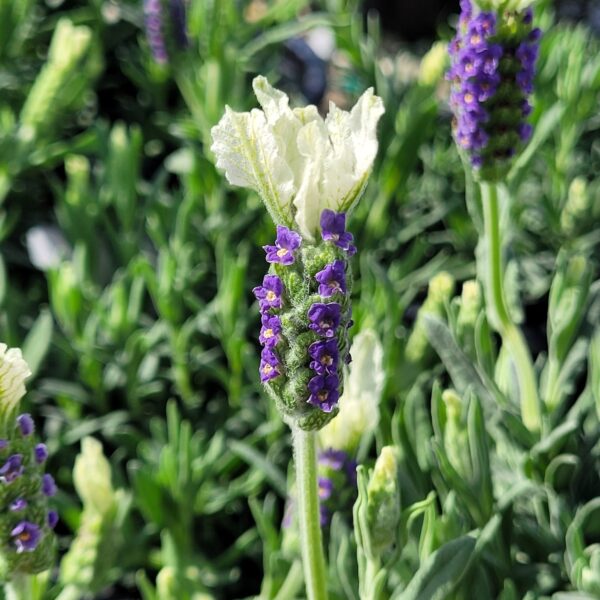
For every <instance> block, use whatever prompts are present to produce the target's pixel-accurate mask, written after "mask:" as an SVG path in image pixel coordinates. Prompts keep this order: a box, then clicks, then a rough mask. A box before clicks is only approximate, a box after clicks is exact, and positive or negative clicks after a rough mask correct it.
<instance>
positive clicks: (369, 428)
mask: <svg viewBox="0 0 600 600" xmlns="http://www.w3.org/2000/svg"><path fill="white" fill-rule="evenodd" d="M350 355H351V356H352V362H351V363H350V369H349V373H348V375H347V377H346V378H345V380H346V383H345V384H344V393H343V394H342V396H341V398H340V402H339V406H340V412H339V413H338V415H337V417H335V419H333V420H332V421H330V422H329V423H328V424H327V425H326V426H325V427H323V429H321V431H319V442H320V444H321V446H322V447H323V448H334V449H336V450H344V451H345V452H348V453H350V454H354V452H355V451H356V449H357V446H358V444H359V443H360V439H361V437H362V436H363V435H367V434H370V433H372V432H373V431H375V428H376V427H377V424H378V423H379V401H380V400H381V392H382V391H383V384H384V378H385V374H384V370H383V349H382V347H381V343H380V342H379V339H378V338H377V335H376V334H375V332H374V331H372V330H370V329H366V330H363V331H361V332H360V333H359V334H357V335H356V336H355V337H354V341H353V342H352V347H351V348H350Z"/></svg>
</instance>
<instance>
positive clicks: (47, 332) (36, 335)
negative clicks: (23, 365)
mask: <svg viewBox="0 0 600 600" xmlns="http://www.w3.org/2000/svg"><path fill="white" fill-rule="evenodd" d="M53 330H54V322H53V320H52V314H51V313H50V311H49V310H48V309H44V310H42V312H41V313H40V315H39V317H38V318H37V319H36V321H35V323H34V324H33V327H32V328H31V330H30V332H29V333H28V334H27V337H26V338H25V341H24V342H23V357H24V358H25V360H26V361H27V364H28V365H29V369H30V370H31V375H32V377H35V376H36V375H37V372H38V370H39V368H40V365H41V364H42V361H43V360H44V357H45V356H46V353H47V352H48V348H49V347H50V342H51V341H52V332H53Z"/></svg>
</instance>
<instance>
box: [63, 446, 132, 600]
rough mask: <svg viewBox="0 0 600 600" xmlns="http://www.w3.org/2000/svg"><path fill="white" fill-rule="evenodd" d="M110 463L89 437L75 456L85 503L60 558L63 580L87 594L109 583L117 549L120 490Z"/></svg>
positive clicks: (77, 479) (77, 481) (76, 475)
mask: <svg viewBox="0 0 600 600" xmlns="http://www.w3.org/2000/svg"><path fill="white" fill-rule="evenodd" d="M111 478H112V473H111V468H110V463H109V462H108V460H107V459H106V457H105V456H104V453H103V452H102V445H101V444H100V442H98V441H97V440H95V439H93V438H91V437H87V438H84V439H83V440H82V442H81V453H80V454H79V455H78V456H77V458H76V459H75V466H74V468H73V482H74V484H75V489H76V490H77V493H78V495H79V497H80V498H81V500H82V502H83V512H82V515H81V521H80V525H79V529H78V530H77V534H76V536H75V538H74V539H73V542H72V543H71V547H70V549H69V551H68V552H67V554H66V555H65V556H64V557H63V559H62V561H61V571H60V580H61V583H62V584H63V585H65V586H73V587H75V588H78V589H80V590H82V591H85V592H86V593H89V592H94V591H99V590H101V589H102V588H103V587H105V586H106V585H107V583H109V582H110V576H111V575H110V573H111V571H112V569H113V568H114V564H115V559H116V556H117V554H116V552H117V550H118V539H119V538H118V535H119V526H118V524H117V523H116V518H117V511H118V508H119V503H120V499H121V498H120V495H119V492H115V491H114V489H113V486H112V483H111Z"/></svg>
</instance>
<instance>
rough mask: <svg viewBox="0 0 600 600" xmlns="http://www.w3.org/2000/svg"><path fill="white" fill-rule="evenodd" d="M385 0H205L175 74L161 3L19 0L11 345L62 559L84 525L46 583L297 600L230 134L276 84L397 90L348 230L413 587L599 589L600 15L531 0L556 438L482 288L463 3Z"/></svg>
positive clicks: (64, 588) (15, 0)
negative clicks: (518, 385)
mask: <svg viewBox="0 0 600 600" xmlns="http://www.w3.org/2000/svg"><path fill="white" fill-rule="evenodd" d="M377 4H378V3H376V2H368V3H366V6H361V5H360V3H359V2H357V1H355V0H321V1H318V2H308V1H306V0H280V1H275V0H269V1H267V0H253V1H249V0H248V1H246V0H219V1H216V0H190V1H189V3H188V4H187V11H188V21H187V32H188V39H189V46H188V48H187V49H185V50H184V49H179V50H177V51H173V52H172V53H171V54H170V60H169V62H168V63H167V64H158V63H156V62H155V61H154V60H153V58H152V55H151V52H150V49H149V46H148V42H147V40H146V37H145V35H144V29H143V24H144V18H143V6H142V3H141V2H135V1H117V0H78V1H77V0H72V1H69V0H65V1H61V0H47V1H46V2H42V1H36V0H1V1H0V339H1V340H2V341H4V342H6V343H7V344H8V345H9V346H20V347H22V348H23V350H24V353H25V356H26V359H27V360H28V362H29V364H30V366H31V369H32V371H33V377H32V378H31V379H30V381H29V390H30V393H29V395H28V397H27V399H26V402H27V403H28V405H27V408H28V409H29V410H30V411H31V412H32V413H33V414H34V416H35V417H36V421H37V422H38V424H39V426H40V427H41V428H43V435H44V436H45V438H46V439H47V442H48V446H49V449H50V452H51V458H50V467H49V468H50V469H51V470H53V472H54V473H55V474H56V479H57V482H58V483H59V486H60V488H61V492H60V495H59V496H58V504H59V510H60V514H61V523H60V525H59V528H58V532H59V534H60V539H61V547H62V551H63V552H65V551H66V549H67V548H68V546H69V544H70V543H71V541H72V538H73V536H74V535H75V534H76V533H77V532H78V531H79V534H78V538H77V541H76V542H75V544H76V545H74V546H73V548H78V549H80V551H76V550H73V549H72V550H71V552H70V553H69V554H67V556H66V557H65V558H64V560H63V562H62V565H61V568H60V575H59V577H58V582H57V583H56V584H53V585H51V586H50V587H49V591H48V594H49V595H50V597H56V596H57V595H58V594H60V597H61V598H62V599H63V600H66V599H68V598H80V597H90V598H95V597H97V598H137V597H140V595H141V597H143V598H144V599H145V600H153V599H158V600H163V599H171V598H172V599H178V600H179V599H182V600H184V599H186V598H194V599H199V598H213V597H214V598H243V597H252V596H258V595H260V597H261V598H265V599H266V598H279V599H283V598H295V597H301V594H302V591H301V586H300V584H298V581H300V583H301V573H300V571H299V564H298V560H297V550H296V549H295V542H294V540H293V534H292V533H290V532H289V531H287V532H286V531H285V530H283V532H282V531H281V528H280V524H281V520H282V518H283V510H284V502H285V499H286V484H287V480H288V466H289V463H290V447H289V436H288V430H287V428H286V426H284V424H283V423H282V422H281V419H280V417H279V416H278V414H277V413H276V411H275V409H274V407H273V406H271V405H269V403H268V402H267V401H266V399H265V397H264V395H262V394H261V390H260V386H259V384H258V377H257V369H258V346H257V342H256V341H255V338H256V337H257V331H258V311H257V310H256V306H254V299H253V297H252V295H251V289H252V287H254V286H255V285H257V282H260V279H261V278H262V272H263V270H264V267H263V264H262V259H263V255H262V250H261V246H262V245H263V244H266V243H269V241H270V240H271V238H272V237H273V227H272V225H271V223H270V222H269V220H268V218H267V217H266V213H265V211H264V210H263V208H262V205H261V203H260V200H259V199H258V198H257V197H256V196H255V195H254V194H248V193H246V192H245V191H243V190H239V189H232V188H231V187H229V186H227V185H226V183H225V181H224V179H223V177H222V175H221V174H220V173H218V172H217V171H216V170H215V168H214V165H213V163H212V156H211V153H210V150H209V146H210V128H211V127H212V126H213V125H214V124H215V123H216V122H217V120H218V119H219V118H220V116H221V114H222V112H223V109H224V106H225V105H226V104H228V105H230V106H231V107H232V108H234V109H236V110H248V109H250V108H251V107H253V106H254V104H255V101H254V98H253V97H252V95H251V94H250V89H251V88H250V81H251V79H252V77H253V76H254V75H255V74H257V73H261V74H264V75H266V76H268V77H269V79H270V80H271V82H272V83H273V84H276V85H278V86H279V87H281V88H283V89H285V90H286V91H287V92H288V93H289V94H290V95H291V96H292V98H293V100H294V101H295V102H297V103H302V104H304V103H306V102H309V101H310V102H312V103H318V104H319V105H320V106H321V107H323V108H326V106H327V102H328V101H329V100H333V101H335V102H336V103H337V104H338V105H341V106H343V107H348V106H351V105H352V104H353V102H354V100H355V99H356V97H357V96H358V94H359V93H361V92H362V90H363V89H364V88H365V87H368V86H374V87H375V90H376V93H377V94H378V95H380V96H381V97H382V98H383V99H384V102H385V106H386V113H385V115H384V117H383V119H382V123H381V125H380V151H379V156H378V159H377V163H376V166H375V169H374V173H373V176H372V178H371V183H370V185H369V187H368V189H367V192H366V194H365V197H364V198H363V200H362V201H361V204H360V205H359V207H358V208H357V210H356V211H355V213H354V214H353V216H352V218H351V221H350V227H351V229H352V230H353V231H354V232H355V235H356V238H357V245H358V246H359V254H358V255H357V258H356V259H355V260H354V268H355V279H356V281H357V286H356V294H355V299H354V320H355V323H356V325H355V331H360V330H362V329H364V328H367V327H369V328H372V329H374V330H375V331H376V332H377V334H378V336H379V337H380V339H381V341H382V344H383V349H384V352H383V371H384V375H385V379H384V381H385V385H384V389H383V397H382V401H381V419H380V423H379V426H378V428H377V430H376V432H375V436H374V438H375V440H374V443H370V440H367V442H365V443H366V450H363V455H364V456H363V458H364V459H365V462H366V463H367V464H372V462H373V459H374V457H375V456H376V455H377V454H378V450H379V449H380V448H381V447H382V446H384V445H386V444H395V446H396V448H397V449H399V457H398V465H399V466H398V468H399V481H400V490H401V507H402V510H403V513H402V518H401V519H400V529H401V531H402V532H403V535H402V539H401V540H399V542H398V546H399V547H400V548H401V550H402V553H401V558H400V562H399V563H398V565H399V566H396V567H395V568H394V569H393V570H392V571H390V575H389V578H388V579H389V588H390V590H396V592H393V594H392V595H391V597H393V598H402V599H406V598H423V599H424V598H434V597H435V598H445V597H453V598H454V597H455V598H473V597H477V598H496V597H498V598H503V599H506V600H509V599H513V598H515V599H517V598H523V597H526V598H531V599H533V598H545V597H548V598H550V597H554V598H556V600H571V599H575V598H579V599H583V598H595V597H600V579H599V575H598V574H599V572H600V563H599V561H600V552H599V550H598V546H597V543H598V542H599V541H600V537H598V536H599V533H600V532H599V531H598V522H599V521H598V519H599V518H598V517H597V516H596V517H595V516H594V514H596V515H597V514H598V512H597V511H598V510H599V508H598V499H597V498H598V496H600V483H599V478H600V475H599V473H600V444H599V440H600V426H599V421H598V413H599V412H600V410H599V409H600V394H599V391H598V390H599V389H600V388H599V385H600V359H599V358H598V357H599V356H600V341H599V340H600V337H599V335H598V333H597V331H596V327H597V323H598V316H599V312H598V311H599V310H600V296H599V290H600V287H599V286H600V284H599V281H600V273H599V264H598V259H597V257H598V245H599V244H600V234H599V230H598V228H597V226H596V220H597V219H598V218H599V217H600V178H599V177H598V176H597V173H599V172H600V137H599V136H598V129H599V128H600V120H599V119H600V118H599V115H600V111H599V110H598V109H599V89H600V53H599V52H598V50H599V44H598V40H597V38H596V37H595V33H594V28H596V29H597V28H598V16H597V11H596V12H594V9H593V6H594V3H590V4H589V6H588V5H587V4H586V5H585V6H584V4H585V3H578V4H577V3H570V4H569V3H560V4H558V5H557V6H553V5H551V3H550V2H548V1H540V2H539V3H538V10H537V20H538V21H539V24H540V26H541V27H542V28H543V29H544V30H545V32H546V34H545V36H544V39H543V42H542V48H541V58H540V63H539V70H538V77H537V87H536V100H535V110H534V114H533V122H534V123H535V125H536V131H535V135H534V137H533V139H532V141H531V143H530V144H529V146H528V147H527V148H526V150H525V152H524V153H523V155H522V156H521V157H520V158H519V160H518V161H517V163H516V164H515V166H514V168H513V170H512V171H511V175H510V185H511V189H512V190H513V195H514V202H513V203H512V204H511V205H510V207H509V206H505V207H504V208H505V211H509V210H510V214H511V218H512V224H513V226H512V228H511V230H510V240H509V243H508V247H509V256H508V259H509V263H508V269H507V277H508V283H507V285H508V287H509V289H510V290H511V292H512V293H511V298H512V299H513V309H514V311H515V314H518V315H520V319H521V321H522V324H523V327H524V329H525V331H526V334H527V338H528V341H529V343H530V346H531V348H532V351H533V354H534V357H535V358H536V361H537V363H536V364H537V367H538V369H539V372H540V373H541V374H542V386H543V389H544V390H545V392H544V393H545V398H546V403H547V405H548V406H550V407H551V408H552V411H550V412H551V418H550V420H551V427H550V429H549V430H548V431H547V432H546V434H547V435H546V436H545V437H544V438H543V439H542V440H541V441H539V442H538V443H537V444H534V443H533V442H532V440H531V439H529V438H528V435H527V432H526V431H523V428H522V426H521V425H520V423H519V422H518V419H516V418H514V414H515V412H514V411H513V410H512V408H511V407H512V404H511V390H510V387H511V383H510V380H511V374H510V373H508V372H506V369H504V371H503V365H505V364H506V361H505V360H503V356H502V354H500V356H498V353H497V349H496V347H497V339H496V338H495V337H494V336H493V335H492V334H490V330H489V327H488V326H487V323H486V322H485V318H484V316H483V312H482V311H481V298H480V297H479V295H478V289H477V286H476V285H475V284H473V283H472V282H470V280H472V279H473V278H474V277H475V275H476V272H475V271H476V269H475V261H474V255H475V250H476V245H477V232H478V229H479V227H480V213H479V209H478V201H479V199H478V198H477V195H476V193H475V190H474V188H473V186H472V182H469V181H468V180H467V181H466V183H465V178H464V173H463V166H462V164H461V161H460V159H459V156H458V154H457V152H456V150H455V147H454V144H453V143H452V140H451V135H450V113H449V110H448V107H447V104H446V99H447V91H448V90H447V85H446V82H445V81H444V78H443V72H444V69H445V60H446V58H445V41H447V40H448V39H449V38H450V36H451V35H452V24H453V23H454V21H455V14H454V13H455V10H456V6H454V5H452V4H449V5H441V4H439V3H436V2H433V0H429V1H428V2H422V1H421V2H417V3H413V2H410V3H406V7H404V3H398V7H400V6H402V8H397V9H395V10H392V9H391V8H390V6H389V5H388V4H387V3H379V4H380V6H376V5H377ZM574 4H575V5H576V9H574V8H573V6H574ZM367 9H372V10H367ZM376 9H379V11H380V12H379V13H378V12H377V10H376ZM557 15H558V16H557ZM425 16H429V17H430V18H428V19H425V18H424V17H425ZM569 16H571V17H575V18H583V21H582V22H579V23H575V22H573V21H568V20H565V19H564V18H561V17H569ZM396 25H397V26H396ZM439 40H441V43H440V42H439ZM434 42H437V43H434ZM432 44H434V45H433V46H432ZM424 57H425V58H424ZM465 198H466V202H465ZM432 280H433V281H432ZM430 282H431V284H430ZM465 282H467V283H466V284H465ZM519 298H520V301H518V300H517V299H519ZM420 307H421V308H420ZM547 320H548V323H547ZM440 357H441V358H440ZM450 388H452V389H450ZM490 390H491V391H490ZM503 402H504V404H503ZM494 407H495V408H494ZM498 407H500V408H498ZM499 412H500V413H502V418H500V417H499V414H498V413H499ZM89 436H92V437H93V438H95V439H96V440H101V442H102V446H103V448H104V454H105V455H106V456H107V457H108V459H109V462H106V465H105V468H104V467H103V469H104V470H103V471H102V472H103V475H102V476H103V478H104V479H103V480H102V482H101V483H100V484H98V485H100V487H101V488H102V492H101V495H102V497H103V498H104V499H105V501H104V502H103V503H102V504H101V506H94V505H93V502H92V504H90V500H89V498H90V497H92V496H94V494H91V495H90V494H88V495H87V497H86V492H85V488H86V485H91V484H90V483H89V482H88V483H85V481H84V482H83V483H82V482H80V483H78V477H79V479H80V480H85V479H86V477H85V469H82V468H80V470H79V472H78V471H77V467H75V471H73V468H74V465H75V460H76V456H77V455H78V454H79V453H80V447H81V444H82V442H83V446H82V448H83V449H82V450H81V452H82V454H81V455H80V458H78V459H77V460H78V461H82V462H81V464H85V462H84V461H85V460H88V461H91V462H89V463H88V464H89V465H99V464H100V463H102V461H106V459H104V458H102V447H100V448H99V447H98V446H96V445H94V444H95V442H94V440H92V439H91V438H90V437H89ZM86 440H87V441H86ZM430 441H431V443H430ZM86 456H87V457H88V458H87V459H86ZM94 456H95V457H96V458H93V457H94ZM102 464H104V463H102ZM96 468H99V467H94V466H91V467H88V469H87V471H88V479H89V472H94V471H95V470H96ZM76 491H77V494H76ZM97 494H100V492H97ZM78 496H79V498H80V499H78ZM350 528H351V516H350V515H348V514H346V513H344V512H343V511H340V513H339V514H336V515H334V517H333V519H332V521H331V525H330V526H329V535H328V543H329V554H330V562H331V564H332V575H331V577H332V581H333V582H334V584H332V585H334V587H336V588H337V590H338V592H337V595H335V594H334V595H333V597H335V598H338V597H339V598H351V597H354V596H353V595H352V594H353V592H351V590H353V589H358V586H357V585H356V584H355V582H353V580H352V578H356V575H353V574H352V573H355V572H356V565H355V561H354V559H353V558H352V557H353V556H354V555H355V550H354V549H350V548H351V547H352V545H353V544H354V542H353V541H352V540H351V538H350ZM473 532H477V533H473ZM498 532H500V533H498ZM475 540H476V541H475ZM86 544H87V545H86ZM436 550H440V552H441V551H442V550H443V552H445V554H444V553H442V554H439V553H438V554H436ZM448 557H453V559H452V560H451V559H450V558H448ZM419 567H421V571H419V573H420V575H419V577H420V578H421V579H413V580H412V583H411V584H410V585H408V582H409V581H411V578H412V575H413V574H414V573H415V572H417V570H418V569H419ZM349 573H350V575H349ZM433 574H435V576H436V577H437V579H435V581H434V583H433V584H431V585H433V586H434V587H433V588H430V589H429V588H427V587H426V584H425V583H423V582H424V581H431V579H432V576H433ZM348 578H350V579H348ZM419 582H420V583H419ZM407 585H408V587H406V586H407ZM436 585H437V586H438V587H435V586H436ZM261 586H262V587H261ZM428 589H429V591H428ZM261 590H262V591H261ZM349 590H350V591H349ZM401 590H405V591H404V592H402V591H401ZM431 590H437V591H434V592H432V591H431ZM473 590H476V591H477V595H476V596H475V595H473V594H474V593H475V592H473ZM569 590H577V591H578V592H579V595H576V594H575V593H574V592H573V591H569ZM286 594H287V595H286ZM436 594H438V595H436ZM440 594H441V595H440ZM553 594H554V596H553Z"/></svg>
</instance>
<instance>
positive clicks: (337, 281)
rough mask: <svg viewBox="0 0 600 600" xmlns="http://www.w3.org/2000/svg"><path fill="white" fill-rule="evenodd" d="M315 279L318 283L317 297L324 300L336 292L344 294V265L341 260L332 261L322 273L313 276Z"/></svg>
mask: <svg viewBox="0 0 600 600" xmlns="http://www.w3.org/2000/svg"><path fill="white" fill-rule="evenodd" d="M315 279H316V280H317V281H318V282H319V284H320V285H319V295H320V296H323V297H324V298H328V297H329V296H333V294H336V293H338V292H340V293H342V294H345V293H346V272H345V264H344V261H342V260H334V261H333V262H332V263H331V264H329V265H327V266H326V267H325V268H324V269H323V270H322V271H319V272H318V273H317V274H316V275H315Z"/></svg>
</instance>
